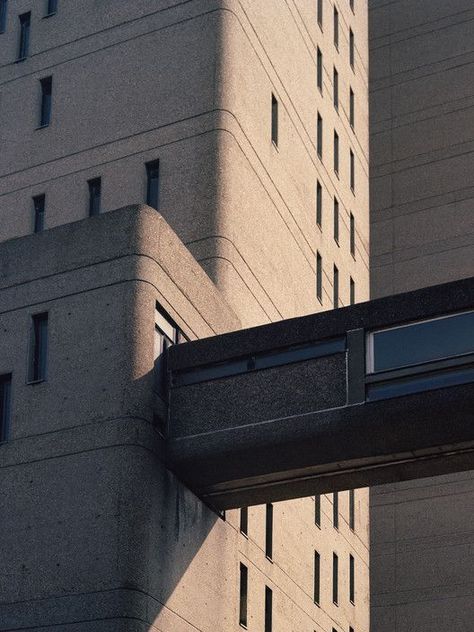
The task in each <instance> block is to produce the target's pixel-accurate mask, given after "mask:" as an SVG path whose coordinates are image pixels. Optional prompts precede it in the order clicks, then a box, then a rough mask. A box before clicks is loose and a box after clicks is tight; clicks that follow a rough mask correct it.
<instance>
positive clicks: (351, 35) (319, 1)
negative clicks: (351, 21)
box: [317, 0, 355, 69]
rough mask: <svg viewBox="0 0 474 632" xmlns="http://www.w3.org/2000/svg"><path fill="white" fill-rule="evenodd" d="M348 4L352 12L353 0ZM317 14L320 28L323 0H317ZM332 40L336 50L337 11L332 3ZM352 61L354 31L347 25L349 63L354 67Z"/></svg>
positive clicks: (353, 58) (337, 39) (337, 38)
mask: <svg viewBox="0 0 474 632" xmlns="http://www.w3.org/2000/svg"><path fill="white" fill-rule="evenodd" d="M349 5H350V7H351V10H352V12H353V13H354V2H353V0H349ZM317 15H318V24H319V26H320V28H321V29H322V28H323V0H317ZM333 42H334V46H335V48H336V50H339V11H338V10H337V7H336V6H335V5H334V8H333ZM354 61H355V41H354V32H353V30H352V28H350V27H349V63H350V65H351V67H352V69H354Z"/></svg>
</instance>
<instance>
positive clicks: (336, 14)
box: [334, 7, 339, 50]
mask: <svg viewBox="0 0 474 632" xmlns="http://www.w3.org/2000/svg"><path fill="white" fill-rule="evenodd" d="M334 46H335V47H336V48H337V49H338V50H339V11H338V10H337V9H336V7H334Z"/></svg>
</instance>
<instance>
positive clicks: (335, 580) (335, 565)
mask: <svg viewBox="0 0 474 632" xmlns="http://www.w3.org/2000/svg"><path fill="white" fill-rule="evenodd" d="M332 600H333V602H334V603H335V604H336V606H337V605H338V603H339V558H338V556H337V555H336V553H333V554H332Z"/></svg>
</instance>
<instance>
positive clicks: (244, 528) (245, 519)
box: [240, 507, 249, 536]
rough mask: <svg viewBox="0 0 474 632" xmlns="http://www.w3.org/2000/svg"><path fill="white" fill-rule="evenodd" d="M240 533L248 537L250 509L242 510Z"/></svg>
mask: <svg viewBox="0 0 474 632" xmlns="http://www.w3.org/2000/svg"><path fill="white" fill-rule="evenodd" d="M240 533H241V534H242V535H245V536H248V534H249V508H248V507H242V509H241V510H240Z"/></svg>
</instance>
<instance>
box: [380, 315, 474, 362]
mask: <svg viewBox="0 0 474 632" xmlns="http://www.w3.org/2000/svg"><path fill="white" fill-rule="evenodd" d="M372 342H373V370H374V372H378V371H388V370H391V369H397V368H401V367H405V366H412V365H415V364H421V363H423V362H432V361H434V360H441V359H443V358H449V357H453V356H457V355H462V354H465V353H474V312H468V313H463V314H456V315H454V316H449V317H447V318H439V319H436V320H431V321H425V322H422V323H414V324H411V325H407V326H404V327H397V328H396V329H388V330H385V331H379V332H376V333H374V334H373V335H372Z"/></svg>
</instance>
